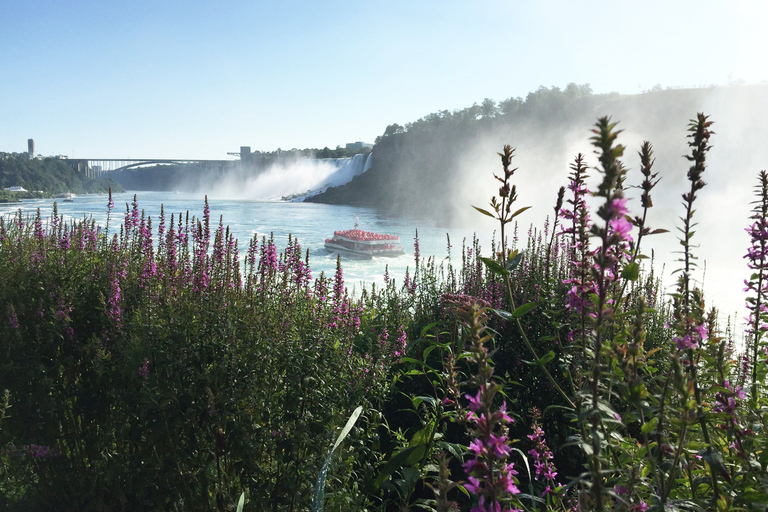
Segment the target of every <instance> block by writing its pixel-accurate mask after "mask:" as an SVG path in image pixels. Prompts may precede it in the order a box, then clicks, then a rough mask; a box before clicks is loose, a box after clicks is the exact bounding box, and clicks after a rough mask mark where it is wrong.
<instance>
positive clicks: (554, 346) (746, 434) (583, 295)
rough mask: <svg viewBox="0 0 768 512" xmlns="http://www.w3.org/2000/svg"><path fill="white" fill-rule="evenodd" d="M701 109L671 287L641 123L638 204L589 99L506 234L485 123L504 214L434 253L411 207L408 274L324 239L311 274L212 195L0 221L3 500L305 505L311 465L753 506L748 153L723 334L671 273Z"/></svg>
mask: <svg viewBox="0 0 768 512" xmlns="http://www.w3.org/2000/svg"><path fill="white" fill-rule="evenodd" d="M492 106H493V105H492V104H491V103H487V104H484V106H483V108H485V109H486V110H488V111H489V112H490V111H491V110H492V108H491V107H492ZM496 115H497V116H498V113H497V114H496ZM711 127H712V121H711V120H709V119H708V118H707V116H705V115H703V114H699V115H697V116H696V117H695V118H694V119H692V120H691V122H690V125H689V127H688V144H689V147H690V154H689V155H688V157H687V158H688V160H689V161H690V169H689V172H688V179H689V181H688V186H689V189H688V190H687V191H686V192H685V193H684V194H683V195H682V198H683V204H682V207H683V213H682V214H681V217H680V218H681V226H680V229H679V231H680V245H681V248H682V250H681V252H680V268H679V270H678V271H677V275H678V281H677V285H676V287H675V290H674V292H673V293H672V294H670V296H669V297H664V296H662V295H661V294H660V291H659V289H660V285H659V282H658V280H657V279H656V277H655V273H654V269H653V266H652V264H651V265H650V266H647V267H646V266H643V265H641V262H642V260H643V259H644V256H643V251H644V250H645V249H643V248H642V247H641V242H642V243H643V244H647V242H648V240H649V239H652V238H651V237H652V236H655V235H658V234H661V233H663V230H659V229H653V228H652V227H651V226H649V225H648V224H647V218H648V217H647V211H648V209H649V208H651V207H653V200H652V194H653V189H654V187H655V185H656V184H657V183H658V182H659V177H658V174H657V173H655V172H654V167H653V166H654V153H653V146H652V145H651V144H650V143H649V142H644V143H643V144H642V145H641V147H640V149H639V152H638V156H639V159H640V166H639V168H640V176H638V182H639V185H638V187H639V189H640V190H641V199H640V208H641V211H640V212H635V213H634V214H633V213H632V212H630V208H629V206H628V203H627V199H626V190H627V189H628V188H629V187H630V186H631V185H630V183H631V182H632V181H633V177H632V176H631V175H630V173H629V168H628V166H627V165H626V164H625V159H626V158H627V157H626V156H625V153H626V148H625V147H624V146H623V145H622V144H620V142H619V136H620V133H621V132H620V130H618V129H617V123H615V122H613V121H612V120H611V119H610V118H607V117H603V118H600V119H598V121H597V123H596V124H595V125H594V128H593V131H592V133H593V136H592V138H591V142H592V144H593V146H594V148H595V154H596V157H597V165H596V166H594V167H590V166H589V165H588V164H587V158H586V157H585V156H584V155H581V154H579V155H577V156H576V158H575V160H574V162H573V164H572V165H571V167H570V170H571V173H570V175H569V179H568V184H567V186H564V187H562V188H561V189H560V191H559V193H558V195H557V198H556V200H555V202H554V203H555V206H554V216H553V220H552V222H551V224H550V223H549V222H547V224H546V225H545V226H543V228H536V229H534V228H533V227H532V228H531V229H530V230H529V231H528V236H527V240H526V241H525V242H524V243H522V244H521V243H520V241H519V235H518V232H517V230H518V227H517V221H518V220H519V218H521V217H522V216H523V214H524V213H525V210H526V207H518V206H517V205H516V204H515V203H516V202H517V200H518V194H522V193H523V192H524V191H519V190H518V189H517V187H516V186H515V184H514V183H513V180H514V177H515V175H516V173H517V172H524V170H523V171H518V170H517V169H515V168H514V167H513V166H512V161H513V158H514V150H513V148H511V147H509V146H505V147H504V148H503V150H502V152H501V153H500V157H501V163H502V172H501V173H499V174H498V175H497V176H495V178H496V180H497V181H498V183H499V192H498V194H497V195H495V196H494V197H493V198H491V200H490V206H489V207H475V209H476V210H477V211H479V212H480V213H481V214H483V215H486V216H489V217H493V218H494V219H495V220H496V221H497V222H499V225H500V228H501V229H500V235H501V238H500V240H498V241H494V242H493V243H492V247H491V248H490V251H489V253H486V254H488V256H486V257H484V256H482V251H481V248H480V247H479V244H478V242H477V241H476V240H472V241H463V242H462V244H461V248H460V250H458V251H457V250H453V246H452V245H451V240H450V238H449V239H447V244H448V251H449V254H450V256H449V257H448V258H447V259H446V260H443V261H435V259H434V258H432V257H423V256H422V255H421V253H420V248H419V239H418V233H417V234H416V237H415V240H414V266H413V267H412V268H409V269H408V271H407V272H406V275H405V276H404V279H403V280H402V282H400V283H399V284H396V283H395V280H394V279H391V277H390V276H389V274H388V272H387V273H386V274H385V278H384V285H383V286H379V287H376V286H372V287H371V288H369V289H367V290H364V291H363V292H362V294H361V295H360V297H350V296H349V294H348V292H347V290H346V289H345V288H344V281H343V267H342V265H341V261H339V262H338V264H337V270H336V272H335V274H334V275H333V276H325V275H322V274H321V275H320V276H319V277H316V278H315V279H313V278H312V275H311V270H310V266H309V258H308V254H306V253H304V252H303V251H302V249H301V246H300V245H299V242H298V241H297V240H295V239H290V238H289V241H288V245H287V248H286V249H285V251H284V252H283V253H282V254H278V252H277V249H276V246H275V243H274V240H273V239H272V237H261V238H260V239H259V238H258V237H256V236H254V238H253V240H251V242H250V244H249V246H248V249H247V251H246V252H245V257H244V258H243V261H242V263H241V260H240V254H239V251H238V241H236V240H234V239H233V238H232V236H231V234H230V233H229V232H228V230H227V229H226V228H225V227H224V224H223V220H220V221H219V223H218V226H211V220H210V218H209V210H208V207H207V204H206V205H205V207H204V210H203V215H202V216H201V217H200V218H199V219H197V218H195V217H191V218H190V216H189V214H187V215H186V216H183V215H182V214H177V215H170V216H168V217H166V216H165V214H164V213H163V214H162V215H161V217H160V219H150V218H149V217H147V218H145V217H144V215H143V213H142V212H141V210H140V209H139V207H138V204H136V201H135V200H134V204H133V205H132V206H130V207H129V208H128V209H127V211H126V212H125V216H124V218H123V219H122V220H121V222H120V223H119V225H118V227H115V226H114V225H113V226H111V227H110V226H109V224H107V225H106V226H104V227H96V226H95V225H94V224H93V222H92V221H88V220H82V221H79V222H77V223H75V224H66V223H64V222H63V219H62V218H60V217H58V216H57V215H56V213H55V212H54V215H53V216H52V217H51V218H50V219H47V220H46V219H42V218H40V215H39V214H38V215H37V217H34V218H24V217H23V216H22V214H21V213H19V214H17V215H16V216H13V217H9V218H4V219H0V340H2V345H0V350H2V353H3V355H4V358H3V359H2V362H0V365H2V367H1V368H0V389H7V390H8V391H7V393H6V395H5V399H4V401H3V404H2V405H0V442H2V444H3V447H4V450H5V451H4V452H2V454H0V462H2V466H0V470H2V472H3V475H2V476H3V478H2V483H0V499H2V500H3V501H2V502H0V505H2V506H3V507H4V508H9V509H12V508H13V507H16V508H17V509H30V508H32V509H34V508H37V509H46V508H61V509H66V508H69V509H78V510H79V509H89V508H90V509H93V510H104V509H110V510H113V509H137V508H147V509H167V510H181V509H184V510H211V509H216V510H231V509H234V508H235V506H236V503H235V500H236V498H237V497H240V496H243V493H245V496H247V503H246V504H245V507H244V508H245V509H246V510H248V509H249V508H252V509H255V510H275V511H277V510H280V511H283V510H307V509H309V507H310V506H311V504H312V496H313V489H317V490H318V493H317V496H318V500H317V502H316V503H315V504H314V506H315V507H316V508H320V507H322V508H323V509H324V510H329V511H330V510H333V511H335V510H339V511H347V510H355V511H358V510H407V509H416V508H419V509H424V510H435V511H438V512H447V511H459V510H471V511H473V512H475V511H479V512H484V511H494V512H495V511H502V510H504V511H512V510H529V511H533V510H552V511H554V510H574V511H586V510H612V511H617V512H619V511H621V512H625V511H626V512H629V511H645V510H658V511H665V512H666V511H667V510H765V508H766V504H768V485H766V482H768V452H767V451H766V450H765V446H766V432H767V431H768V429H767V428H766V427H768V425H766V418H767V417H768V416H766V410H768V403H767V402H766V397H765V375H766V369H767V368H768V362H766V361H768V359H767V358H766V354H768V350H766V343H765V339H764V336H763V333H764V332H765V330H766V327H765V324H766V310H768V308H766V303H765V301H766V300H767V299H766V296H765V292H766V286H765V279H766V275H765V272H766V270H767V269H766V265H767V264H768V263H766V252H767V251H766V240H768V228H766V226H768V218H767V217H768V174H766V173H765V172H763V173H761V174H760V175H759V177H758V185H757V187H756V202H755V207H754V210H753V214H752V217H751V219H750V226H749V228H748V229H747V231H748V233H749V235H750V237H751V244H750V247H749V248H748V252H747V256H746V258H747V260H748V262H749V265H750V269H751V271H752V274H751V275H750V276H749V279H747V280H746V284H747V291H748V298H747V304H748V307H749V308H750V312H751V316H750V320H749V326H748V327H747V330H746V332H745V339H746V340H747V341H746V346H744V347H739V346H737V345H735V344H734V342H733V341H732V340H733V338H734V337H735V335H736V332H735V331H736V328H735V327H734V326H731V325H729V326H726V328H722V327H721V326H720V325H718V322H717V312H716V310H714V309H710V310H709V311H707V309H706V307H705V302H704V295H703V291H702V290H700V289H698V288H696V287H695V286H694V284H693V283H694V281H693V280H692V278H691V276H692V272H693V270H694V268H695V263H696V259H695V253H694V249H695V245H694V242H693V236H694V231H693V227H694V225H695V220H694V217H695V211H696V208H695V202H696V198H697V194H698V193H699V192H700V191H701V190H702V188H703V187H704V186H705V185H706V183H705V181H704V179H703V177H704V176H705V172H706V171H707V155H708V152H709V151H710V149H711V144H710V139H711V138H712V136H713V132H712V130H711ZM396 131H397V129H396V127H395V128H392V132H393V133H392V135H391V137H392V139H394V138H397V137H398V134H397V133H395V132H396ZM588 172H590V173H595V175H596V176H597V177H598V178H599V179H598V181H597V185H596V186H595V187H594V188H593V189H592V190H590V189H589V188H588V186H587V180H586V178H587V173H588ZM589 196H592V197H593V198H595V205H594V206H590V204H591V203H589V204H588V201H587V200H586V198H587V197H589ZM108 208H110V209H111V208H112V204H111V201H110V203H109V205H108ZM113 218H114V217H113ZM153 226H154V227H155V228H156V229H154V230H153ZM110 229H111V231H110ZM360 405H363V407H364V411H365V412H364V413H363V414H362V415H361V416H360V418H359V420H358V421H357V422H356V423H354V426H352V422H350V424H348V426H347V428H345V429H344V430H343V431H342V433H341V434H340V435H339V433H338V431H337V429H338V428H340V427H341V426H342V425H341V423H340V422H342V421H343V419H344V418H347V417H349V416H350V414H351V412H352V411H353V410H355V409H356V408H357V407H359V406H360ZM358 410H359V409H358ZM347 434H348V435H349V437H348V438H347V441H346V442H345V443H344V444H338V442H337V445H333V446H334V449H333V450H331V453H332V454H333V457H332V458H331V457H330V455H329V453H328V447H329V446H332V442H333V440H334V439H342V438H344V437H345V436H346V435H347ZM326 470H327V473H325V471H326ZM318 474H321V481H322V482H323V483H325V486H326V487H325V489H324V491H323V492H320V489H321V487H319V486H316V481H317V478H318ZM326 476H327V478H326ZM244 501H245V500H244V499H243V501H242V502H244Z"/></svg>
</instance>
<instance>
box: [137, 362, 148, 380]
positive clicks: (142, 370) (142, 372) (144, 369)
mask: <svg viewBox="0 0 768 512" xmlns="http://www.w3.org/2000/svg"><path fill="white" fill-rule="evenodd" d="M139 377H141V378H142V379H147V378H148V377H149V359H147V358H144V364H142V365H141V366H139Z"/></svg>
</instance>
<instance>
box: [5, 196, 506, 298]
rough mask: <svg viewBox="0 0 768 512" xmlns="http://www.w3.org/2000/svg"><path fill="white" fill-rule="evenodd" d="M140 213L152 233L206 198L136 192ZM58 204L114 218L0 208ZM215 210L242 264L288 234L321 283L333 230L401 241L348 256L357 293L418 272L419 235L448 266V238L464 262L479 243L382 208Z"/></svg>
mask: <svg viewBox="0 0 768 512" xmlns="http://www.w3.org/2000/svg"><path fill="white" fill-rule="evenodd" d="M135 194H136V196H137V200H138V203H139V208H140V209H142V210H144V212H145V214H146V215H147V216H151V217H152V224H153V229H154V230H155V233H156V230H157V224H158V222H159V219H160V206H161V205H164V209H165V215H166V219H168V218H169V216H170V214H171V213H173V214H175V215H176V217H177V218H178V214H179V213H182V214H184V215H186V212H187V211H189V214H190V217H191V216H192V215H194V216H196V217H198V218H200V217H202V213H203V207H204V198H205V196H204V194H201V193H200V194H197V193H173V192H144V191H142V192H135ZM133 195H134V192H129V193H122V194H113V199H114V202H115V209H114V210H113V212H112V215H111V218H110V228H109V229H110V233H115V230H116V229H117V230H119V229H120V227H119V226H120V224H121V223H122V222H123V218H124V214H125V208H126V206H125V205H126V203H129V204H130V203H132V202H133ZM54 201H55V202H56V203H57V208H58V211H59V214H60V215H64V217H65V220H66V221H71V220H75V219H82V218H84V217H86V218H93V219H94V220H95V221H96V223H97V224H99V225H101V226H104V225H106V220H107V216H106V213H107V196H106V195H82V196H77V197H75V198H74V199H73V201H72V202H66V203H65V202H63V200H62V199H30V200H25V201H23V202H22V203H15V204H0V215H3V216H6V217H7V216H8V215H13V214H14V213H15V212H16V211H17V210H18V209H19V208H21V210H22V212H23V213H24V214H25V215H34V214H35V213H36V211H37V209H38V208H39V209H40V212H41V215H42V217H43V219H47V218H49V217H50V215H51V212H52V209H53V203H54ZM208 204H209V207H210V210H211V229H212V230H213V229H214V228H215V227H216V226H217V225H218V223H219V218H220V217H223V222H224V226H225V227H226V226H229V228H230V231H231V232H232V233H233V235H234V236H235V237H236V238H237V239H238V248H239V251H240V254H241V258H242V257H244V255H245V252H246V251H247V248H248V242H249V240H250V239H251V238H252V237H253V235H254V234H258V236H259V238H261V237H262V236H267V237H269V235H270V233H273V234H274V237H275V243H276V244H277V246H278V247H279V248H283V247H285V245H286V244H287V241H288V235H289V234H291V235H292V236H293V237H295V238H298V240H299V243H300V244H301V246H302V248H303V249H304V250H305V251H306V250H307V249H308V250H309V253H310V258H309V263H310V267H311V268H312V275H313V277H319V276H320V272H325V274H326V276H332V275H333V273H334V272H335V271H336V256H337V255H336V254H335V253H329V252H328V251H327V250H326V249H325V247H324V243H325V239H326V238H330V237H331V236H332V235H333V232H334V231H336V230H341V229H351V228H353V227H354V224H355V215H357V216H358V217H359V220H358V223H359V227H360V229H364V230H366V231H374V232H377V233H386V234H392V235H398V236H399V237H400V242H401V243H402V245H403V248H404V249H405V253H406V254H405V255H403V256H398V257H395V258H373V259H372V260H362V259H354V258H345V257H343V256H342V269H343V271H344V279H345V282H346V284H347V287H348V288H349V289H350V290H351V291H353V292H359V291H360V290H361V289H362V287H363V286H366V287H370V284H372V283H377V284H381V283H383V281H384V272H385V267H386V266H389V275H390V277H391V278H394V279H395V280H396V281H397V282H398V283H401V282H402V280H403V277H404V276H405V271H406V268H410V272H411V273H413V268H414V246H413V242H414V235H415V233H416V230H418V234H419V245H420V251H421V256H422V257H426V256H434V257H435V259H436V260H437V261H438V262H444V261H445V259H446V257H447V252H448V251H447V239H446V234H449V235H450V237H451V243H452V245H453V246H454V247H453V249H452V250H451V253H452V254H453V255H454V257H455V258H456V259H457V261H458V262H459V263H460V261H461V252H460V251H461V244H462V240H463V239H466V240H467V244H468V245H469V244H471V243H472V237H473V235H474V231H472V230H469V229H450V230H447V229H445V228H440V227H436V226H435V225H433V224H430V223H429V222H427V221H423V220H418V219H408V218H399V217H398V218H395V217H385V216H383V215H381V214H380V213H379V212H377V211H376V210H373V209H370V208H360V207H351V206H337V205H325V204H317V203H295V202H279V201H254V200H244V199H216V198H209V201H208ZM478 237H479V239H480V241H481V245H482V247H483V248H484V252H485V253H486V255H487V254H488V253H490V240H491V237H492V233H490V232H484V233H479V234H478Z"/></svg>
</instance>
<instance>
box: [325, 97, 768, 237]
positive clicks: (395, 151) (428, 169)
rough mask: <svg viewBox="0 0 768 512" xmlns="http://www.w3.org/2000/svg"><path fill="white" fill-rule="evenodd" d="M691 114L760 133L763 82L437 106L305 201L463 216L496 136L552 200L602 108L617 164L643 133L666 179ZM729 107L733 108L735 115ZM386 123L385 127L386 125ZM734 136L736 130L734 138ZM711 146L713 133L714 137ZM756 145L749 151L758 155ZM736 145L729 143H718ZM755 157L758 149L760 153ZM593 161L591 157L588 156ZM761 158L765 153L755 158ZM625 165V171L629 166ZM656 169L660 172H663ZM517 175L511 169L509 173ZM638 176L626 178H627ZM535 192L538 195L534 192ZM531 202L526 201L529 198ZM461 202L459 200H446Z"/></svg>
mask: <svg viewBox="0 0 768 512" xmlns="http://www.w3.org/2000/svg"><path fill="white" fill-rule="evenodd" d="M697 112H704V113H705V114H708V115H711V118H712V119H713V120H714V121H715V123H716V124H715V131H716V132H717V133H721V132H722V133H725V132H726V131H729V132H730V133H731V135H732V136H731V137H729V140H733V139H734V137H733V135H736V134H746V133H754V132H757V133H763V134H765V133H768V131H767V130H768V123H766V119H768V86H766V85H758V86H732V87H724V88H702V89H687V90H682V89H681V90H666V91H653V92H648V93H644V94H640V95H632V96H622V95H618V94H609V95H591V94H582V95H570V96H569V95H568V94H566V93H565V92H560V91H559V90H546V89H540V90H539V91H537V93H532V94H531V95H529V96H528V98H526V100H525V101H520V102H519V104H518V105H516V106H515V108H508V109H507V111H506V112H500V111H496V112H492V113H491V114H490V115H485V116H483V115H482V114H480V113H478V112H467V111H466V110H465V111H462V112H456V113H453V114H451V113H447V112H444V113H441V114H433V115H430V116H427V117H425V118H423V119H421V120H419V121H417V122H415V123H412V124H410V125H407V127H406V130H405V131H403V132H400V133H390V134H387V135H386V136H384V137H382V138H381V139H380V140H379V142H378V143H377V144H376V146H375V147H374V149H373V165H372V167H371V169H370V170H369V171H368V172H366V173H365V174H363V175H360V176H357V177H356V178H355V179H353V180H352V181H351V182H350V183H348V184H346V185H343V186H340V187H335V188H331V189H328V190H327V191H326V192H325V193H323V194H320V195H317V196H315V197H313V198H311V199H310V201H312V202H322V203H330V204H348V205H353V206H368V207H374V208H378V209H380V210H382V211H383V212H385V213H387V214H396V215H407V216H417V217H421V218H428V219H432V220H435V221H437V222H439V223H440V224H443V225H458V224H466V223H467V222H471V218H470V217H468V216H467V215H465V213H472V212H471V208H468V205H469V204H476V205H482V204H486V203H487V201H488V199H489V198H490V196H491V195H492V194H493V193H494V192H495V188H496V187H497V183H496V182H495V180H493V177H492V173H499V172H500V171H501V168H500V163H499V158H498V156H497V155H496V153H498V152H499V151H501V148H502V146H503V145H504V144H510V145H512V147H516V148H517V152H516V158H515V159H514V161H513V165H515V166H519V167H520V171H519V175H520V176H521V179H522V180H523V181H524V182H525V183H526V185H527V186H528V188H529V190H528V192H529V194H531V193H532V194H533V198H534V200H535V201H537V202H538V201H539V199H542V200H543V201H546V204H549V203H550V202H554V199H555V191H556V189H557V187H558V186H560V185H564V184H566V181H567V176H568V166H569V164H570V163H571V162H572V161H573V158H574V157H575V156H576V154H577V153H579V152H581V153H583V154H585V155H587V157H588V160H589V159H591V157H592V154H593V148H592V147H591V145H590V144H589V137H590V136H591V135H592V134H591V132H590V129H591V128H592V126H593V125H594V123H595V121H596V119H597V118H598V117H601V116H606V115H608V116H611V118H612V120H613V121H617V122H619V125H618V127H619V128H620V129H623V130H624V132H623V133H622V134H621V135H620V140H619V141H620V142H621V143H623V144H625V145H626V146H627V151H626V154H625V159H624V161H625V164H626V165H627V167H629V168H630V170H631V169H633V168H634V169H635V170H637V168H638V167H639V165H638V163H637V162H636V160H638V159H637V158H636V152H637V149H638V148H639V145H640V143H641V142H642V141H643V140H649V141H650V142H651V143H653V145H654V149H655V155H656V157H657V161H658V163H659V165H657V167H658V168H660V169H661V167H664V168H665V169H664V170H665V171H666V172H672V173H674V174H673V176H672V177H671V178H670V177H666V178H665V183H667V184H669V183H677V182H679V181H681V180H684V179H685V171H686V170H687V165H688V164H687V162H686V161H685V159H683V158H681V156H682V155H683V154H685V153H687V152H688V149H687V145H686V131H685V130H686V128H687V126H688V122H689V120H690V119H691V118H692V117H694V116H695V115H696V113H697ZM737 114H738V115H737ZM388 131H389V129H388ZM738 136H739V135H736V138H738ZM713 143H714V144H715V146H716V147H718V146H717V145H718V143H719V141H718V140H717V138H715V140H714V141H713ZM760 146H764V145H759V146H758V145H756V146H753V147H751V148H749V150H750V151H753V152H754V151H757V153H760V152H762V153H765V152H766V151H765V150H764V149H763V148H762V147H760ZM719 149H720V150H721V151H730V152H738V148H737V147H728V144H726V145H725V147H723V146H722V144H721V146H720V148H719ZM760 158H762V156H760ZM591 163H592V164H593V165H594V163H595V162H591ZM767 164H768V154H766V155H765V160H764V163H763V166H765V165H767ZM630 172H631V171H630ZM663 175H664V174H662V176H663ZM516 176H518V175H516ZM634 181H638V182H639V181H640V180H639V179H637V180H633V178H629V182H630V183H633V182H634ZM542 194H543V197H541V196H542ZM527 204H530V200H528V203H527ZM457 205H460V206H461V208H459V207H456V208H454V207H453V206H457Z"/></svg>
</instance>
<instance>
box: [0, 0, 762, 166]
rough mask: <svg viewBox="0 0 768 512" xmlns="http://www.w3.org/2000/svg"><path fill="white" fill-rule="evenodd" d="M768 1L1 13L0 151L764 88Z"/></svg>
mask: <svg viewBox="0 0 768 512" xmlns="http://www.w3.org/2000/svg"><path fill="white" fill-rule="evenodd" d="M766 21H768V3H766V2H762V1H758V0H754V1H751V2H747V1H733V0H730V1H722V0H719V1H696V2H693V1H675V0H666V1H656V0H652V1H645V2H629V1H621V0H613V1H589V0H583V1H573V0H561V1H542V2H535V1H513V0H498V1H476V2H469V1H466V0H461V1H453V0H440V1H437V0H423V1H421V0H410V1H399V0H395V1H388V2H381V1H365V0H355V1H326V2H319V1H294V0H281V1H254V0H252V1H244V0H230V1H225V2H221V1H217V2H214V1H207V2H203V1H198V0H184V1H177V0H163V1H157V0H133V1H130V2H122V1H111V0H99V1H94V0H84V1H83V0H59V1H54V0H48V1H41V0H25V1H23V2H22V1H19V0H0V116H2V122H0V151H7V152H14V151H15V152H23V151H26V141H27V139H28V138H34V139H35V142H36V147H37V151H38V153H40V154H43V155H55V154H64V155H68V156H70V157H89V158H97V157H109V158H116V157H132V158H145V157H155V158H162V157H167V158H210V159H220V158H228V157H227V155H226V153H227V152H228V151H237V150H238V149H239V146H241V145H249V146H251V147H252V148H253V149H254V150H264V151H268V150H274V149H276V148H278V147H280V148H283V149H289V148H292V147H297V148H304V147H321V148H322V147H323V146H329V147H332V148H333V147H336V146H337V145H344V144H345V143H346V142H352V141H357V140H363V141H366V142H373V140H374V139H375V137H376V136H377V135H380V134H381V133H383V131H384V128H385V127H386V126H387V125H388V124H391V123H400V124H405V123H407V122H409V121H414V120H416V119H418V118H420V117H422V116H424V115H426V114H429V113H431V112H436V111H440V110H444V109H447V110H453V109H462V108H465V107H468V106H470V105H472V103H475V102H477V103H480V102H482V100H483V99H484V98H492V99H494V100H497V101H498V100H503V99H506V98H509V97H513V96H520V97H523V98H524V97H525V96H526V94H527V93H528V92H530V91H533V90H535V89H537V88H538V87H539V86H541V85H544V86H547V87H550V86H558V87H561V88H562V87H564V86H566V85H567V84H568V83H570V82H575V83H578V84H583V83H589V84H591V86H592V88H593V90H594V91H595V92H610V91H618V92H622V93H637V92H641V91H642V90H646V89H650V88H651V87H653V86H654V85H655V84H661V85H662V86H664V87H667V86H699V85H710V84H726V83H728V82H729V81H733V80H738V79H742V80H745V81H747V82H749V83H756V82H761V81H764V80H768V29H766V25H765V24H766Z"/></svg>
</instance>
